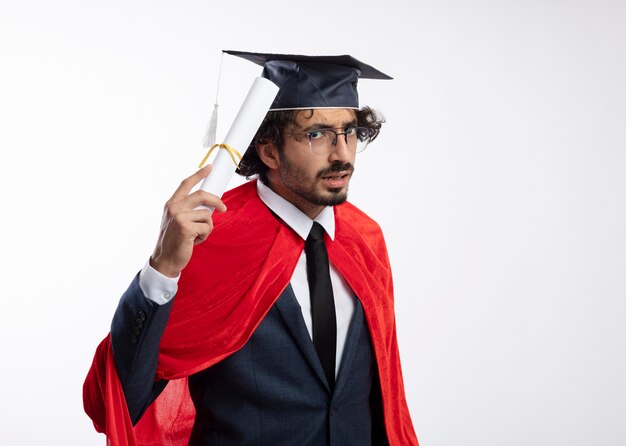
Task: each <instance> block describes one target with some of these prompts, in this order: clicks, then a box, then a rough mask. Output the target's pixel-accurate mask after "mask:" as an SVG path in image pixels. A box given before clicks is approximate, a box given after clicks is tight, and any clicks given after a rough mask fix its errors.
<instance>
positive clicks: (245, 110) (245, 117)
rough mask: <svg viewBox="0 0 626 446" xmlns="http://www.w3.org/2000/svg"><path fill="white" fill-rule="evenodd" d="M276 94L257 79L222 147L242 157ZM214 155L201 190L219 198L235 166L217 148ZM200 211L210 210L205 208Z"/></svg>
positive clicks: (270, 84)
mask: <svg viewBox="0 0 626 446" xmlns="http://www.w3.org/2000/svg"><path fill="white" fill-rule="evenodd" d="M278 90H279V88H278V87H277V86H276V85H275V84H274V83H273V82H272V81H270V80H267V79H265V78H263V77H257V78H256V79H255V80H254V82H253V83H252V87H250V91H249V92H248V95H247V96H246V99H244V101H243V104H242V105H241V108H240V109H239V112H238V113H237V116H236V117H235V120H234V121H233V123H232V125H231V126H230V130H229V131H228V133H227V134H226V137H225V138H224V142H223V144H226V145H228V146H230V147H232V148H233V149H235V150H237V151H238V152H239V153H241V154H242V155H243V154H244V153H245V151H246V149H247V148H248V146H249V145H250V142H252V138H254V135H255V134H256V132H257V130H258V129H259V127H260V126H261V122H263V118H265V115H266V114H267V111H268V110H269V108H270V107H271V105H272V102H273V101H274V98H275V97H276V95H277V94H278ZM216 151H217V155H216V156H215V158H214V159H213V163H212V165H213V167H212V169H211V173H210V174H209V176H208V177H206V178H205V179H204V181H203V182H202V184H201V185H200V189H202V190H205V191H207V192H210V193H212V194H214V195H217V196H218V197H221V196H222V194H223V193H224V192H225V191H226V188H227V187H228V183H229V182H230V179H231V178H232V176H233V174H234V173H235V170H236V166H235V164H234V163H233V160H232V159H231V157H230V155H229V154H228V152H227V151H226V150H224V149H222V148H216ZM201 207H203V208H206V209H210V210H213V208H210V207H207V206H201Z"/></svg>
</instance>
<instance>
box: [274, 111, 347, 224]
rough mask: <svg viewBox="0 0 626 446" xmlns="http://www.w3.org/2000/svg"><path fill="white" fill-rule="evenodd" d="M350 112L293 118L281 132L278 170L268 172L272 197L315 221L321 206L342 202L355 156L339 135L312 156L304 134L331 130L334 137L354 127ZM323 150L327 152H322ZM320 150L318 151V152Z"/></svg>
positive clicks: (322, 113)
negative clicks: (283, 200)
mask: <svg viewBox="0 0 626 446" xmlns="http://www.w3.org/2000/svg"><path fill="white" fill-rule="evenodd" d="M356 125H357V123H356V114H355V111H354V110H352V109H321V110H313V114H312V115H311V114H310V113H309V112H307V111H304V112H302V113H298V114H297V116H296V124H295V125H294V126H291V127H290V128H288V129H286V130H285V133H286V134H285V136H284V147H283V150H282V151H280V152H279V158H278V162H279V165H278V169H275V170H272V171H270V172H269V180H270V183H271V184H270V186H271V187H272V188H273V189H274V191H275V192H276V193H278V194H279V195H281V196H282V197H283V198H285V199H286V200H288V201H290V202H291V203H293V204H294V205H295V206H296V207H298V208H299V209H300V210H302V211H303V212H304V213H306V214H307V215H309V217H312V218H313V217H315V216H316V215H317V214H318V213H319V212H320V211H321V210H322V208H323V207H324V206H334V205H336V204H340V203H343V202H344V201H346V198H347V196H348V183H349V181H350V177H351V176H352V172H353V171H354V159H355V155H356V152H355V150H354V148H349V147H348V146H347V144H346V140H345V138H344V136H343V135H339V136H338V137H337V141H336V144H335V145H334V146H333V145H327V146H323V147H321V148H319V147H318V148H317V149H316V150H317V152H318V153H319V152H320V151H321V152H327V153H320V154H317V153H313V152H312V151H311V147H310V145H309V138H308V137H307V136H305V135H292V134H291V133H302V134H304V133H307V132H311V131H314V130H318V129H328V128H330V129H333V130H335V131H336V132H338V133H342V132H344V131H345V129H346V127H354V126H356ZM324 147H327V150H323V149H324ZM320 149H322V150H320Z"/></svg>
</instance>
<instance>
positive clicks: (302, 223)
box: [139, 181, 355, 375]
mask: <svg viewBox="0 0 626 446" xmlns="http://www.w3.org/2000/svg"><path fill="white" fill-rule="evenodd" d="M257 192H258V194H259V197H260V198H261V201H263V203H265V205H266V206H267V207H268V208H270V209H271V210H272V211H273V212H274V213H275V214H276V215H278V216H279V217H280V218H281V219H282V220H283V221H284V222H285V223H286V224H287V225H288V226H289V227H290V228H291V229H293V230H294V231H295V232H296V233H297V234H298V235H299V236H300V237H302V239H303V240H306V238H307V237H308V235H309V232H310V231H311V228H312V227H313V221H316V222H318V223H319V224H320V225H322V227H323V228H324V230H325V231H326V233H327V234H328V236H329V237H330V239H331V240H334V238H335V211H334V209H333V208H332V207H330V206H329V207H325V208H324V209H323V210H322V212H320V213H319V215H318V216H317V217H315V220H311V219H310V218H309V217H308V216H307V215H306V214H304V213H303V212H302V211H301V210H300V209H298V208H297V207H295V206H294V205H293V204H291V203H290V202H288V201H287V200H285V199H284V198H283V197H281V196H280V195H278V194H276V193H275V192H274V191H272V190H271V189H270V188H269V187H267V186H266V185H265V184H263V183H262V182H261V181H257ZM209 237H210V235H209ZM330 281H331V284H332V287H333V296H334V298H335V314H336V317H337V356H336V361H335V375H337V373H338V372H339V366H340V365H341V357H342V355H343V348H344V345H345V342H346V336H347V334H348V327H349V326H350V321H351V320H352V315H353V314H354V309H355V300H354V299H355V295H354V291H352V289H351V288H350V285H348V283H347V282H346V280H345V279H344V278H343V276H341V274H339V271H337V269H336V268H335V266H334V265H333V264H332V263H330ZM177 284H178V278H175V279H172V278H170V277H167V276H164V275H162V274H161V273H159V272H158V271H156V270H155V269H154V268H152V267H151V266H150V262H147V263H146V265H145V266H144V268H143V270H142V271H141V273H140V274H139V286H140V287H141V290H142V291H143V293H144V295H145V296H146V297H147V298H148V299H150V300H152V301H153V302H155V303H157V304H160V305H162V304H164V303H166V302H168V301H169V300H170V299H171V298H172V297H173V296H174V295H175V294H176V291H177V289H178V285H177ZM291 286H292V288H293V292H294V294H295V296H296V300H297V301H298V304H300V308H301V310H302V317H303V318H304V323H305V325H306V328H307V330H308V331H309V335H310V336H311V339H312V338H313V335H312V333H313V327H312V326H313V319H312V317H311V296H310V292H309V282H308V280H307V269H306V254H305V252H304V250H303V251H302V253H301V254H300V258H299V259H298V263H297V264H296V268H295V270H294V272H293V276H292V277H291Z"/></svg>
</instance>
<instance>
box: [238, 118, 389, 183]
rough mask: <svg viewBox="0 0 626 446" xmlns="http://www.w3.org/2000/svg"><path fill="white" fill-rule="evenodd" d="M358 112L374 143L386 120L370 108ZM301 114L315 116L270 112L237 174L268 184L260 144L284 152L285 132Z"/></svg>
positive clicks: (359, 121) (240, 164)
mask: <svg viewBox="0 0 626 446" xmlns="http://www.w3.org/2000/svg"><path fill="white" fill-rule="evenodd" d="M355 111H356V121H357V126H359V127H367V128H368V129H371V130H373V131H372V136H371V137H370V141H373V140H374V139H376V137H377V136H378V133H379V132H380V128H381V127H382V125H383V123H384V122H385V118H384V117H383V116H382V115H381V114H380V113H378V112H376V111H375V110H373V109H372V108H370V107H363V108H361V109H359V110H355ZM300 113H308V116H307V117H308V118H310V117H311V116H313V113H314V110H312V109H311V110H281V111H270V112H268V113H267V115H265V118H264V119H263V122H262V123H261V127H259V130H258V131H257V132H256V135H254V138H253V139H252V142H251V143H250V145H249V146H248V150H246V153H245V154H244V156H243V158H242V159H241V162H240V163H239V167H238V168H237V173H238V174H239V175H242V176H245V177H246V178H247V179H250V178H252V177H254V176H256V175H258V177H259V179H260V180H261V181H263V182H264V183H265V184H267V169H268V168H267V166H266V165H265V163H264V162H263V161H261V158H259V154H258V153H257V151H256V148H257V146H258V145H259V144H268V143H271V144H274V146H275V147H276V148H277V149H278V150H279V151H282V150H283V147H284V145H285V140H284V133H283V132H284V131H285V130H287V128H288V127H289V126H290V125H294V124H295V123H296V118H297V117H298V115H299V114H300Z"/></svg>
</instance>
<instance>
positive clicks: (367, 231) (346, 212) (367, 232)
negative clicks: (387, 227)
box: [335, 201, 383, 239]
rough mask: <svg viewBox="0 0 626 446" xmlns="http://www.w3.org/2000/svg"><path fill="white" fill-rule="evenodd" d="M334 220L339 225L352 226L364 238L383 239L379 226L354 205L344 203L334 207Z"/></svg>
mask: <svg viewBox="0 0 626 446" xmlns="http://www.w3.org/2000/svg"><path fill="white" fill-rule="evenodd" d="M335 220H336V222H337V224H339V225H342V226H344V225H346V226H352V228H353V229H358V232H359V233H361V235H364V236H370V237H380V238H381V239H382V238H383V232H382V230H381V229H380V226H379V224H378V223H377V222H376V221H375V220H374V219H373V218H372V217H370V216H369V215H367V214H366V213H365V212H363V211H362V210H361V209H359V208H358V207H356V206H355V205H354V204H352V203H350V202H348V201H346V202H345V203H343V204H340V205H339V206H335Z"/></svg>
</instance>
